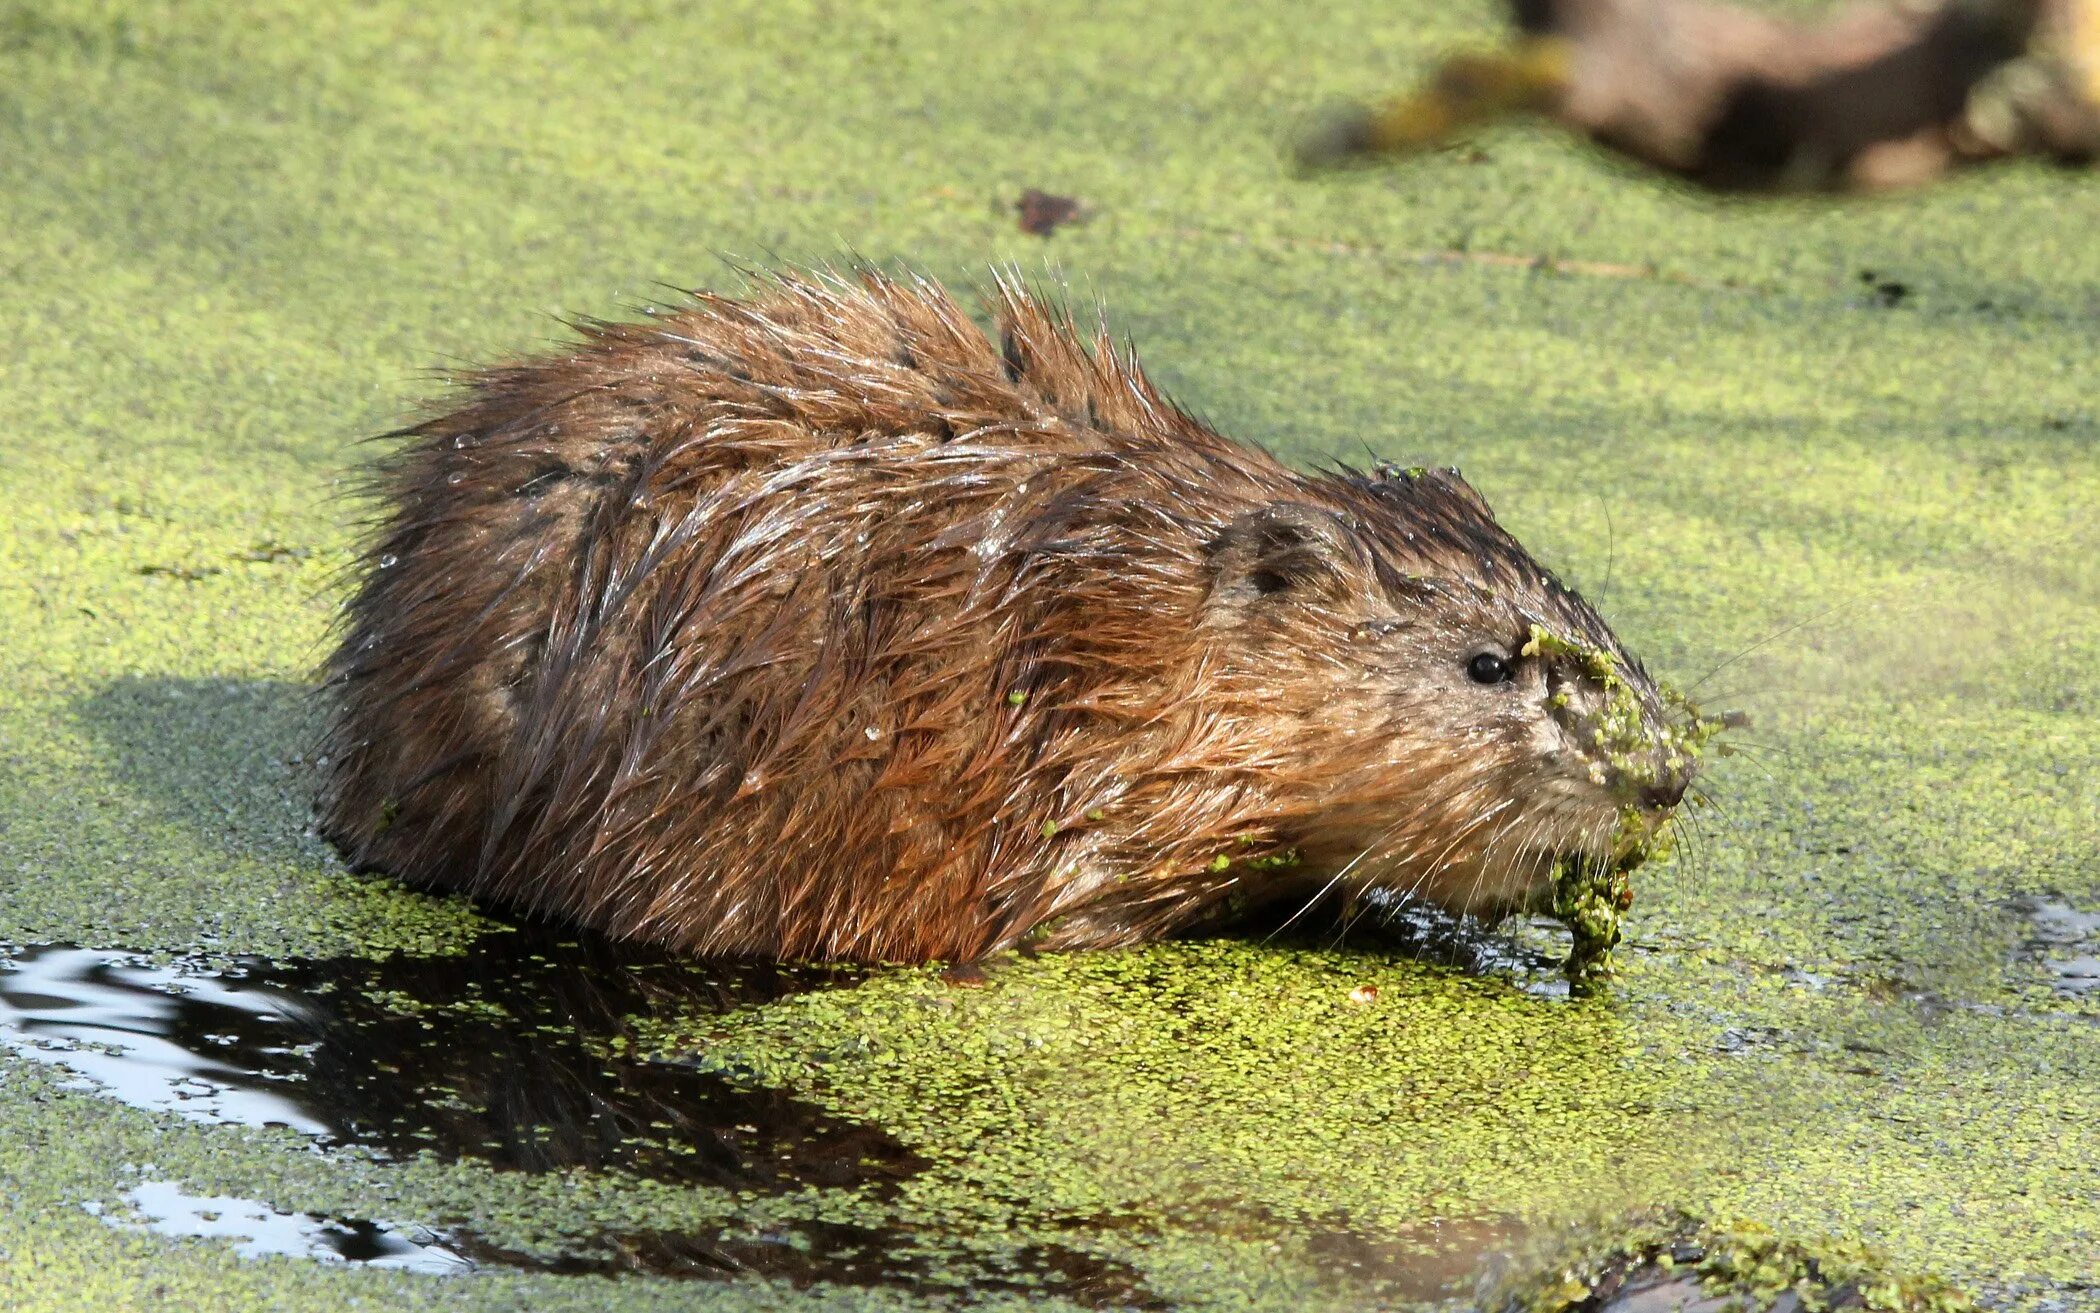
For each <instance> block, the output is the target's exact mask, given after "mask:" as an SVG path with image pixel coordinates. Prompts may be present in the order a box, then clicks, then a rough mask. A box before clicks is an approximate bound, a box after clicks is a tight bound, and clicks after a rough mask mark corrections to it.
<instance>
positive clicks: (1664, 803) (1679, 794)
mask: <svg viewBox="0 0 2100 1313" xmlns="http://www.w3.org/2000/svg"><path fill="white" fill-rule="evenodd" d="M1691 782H1692V781H1691V777H1690V776H1689V775H1687V774H1685V773H1684V772H1681V771H1676V772H1672V773H1671V774H1668V775H1665V776H1664V777H1663V778H1661V779H1659V780H1657V781H1656V782H1655V783H1653V784H1650V785H1648V786H1647V787H1646V788H1644V789H1642V790H1641V806H1643V807H1646V808H1647V809H1649V810H1650V811H1659V812H1661V811H1668V810H1670V808H1672V807H1675V806H1676V805H1677V804H1678V803H1680V802H1683V801H1684V791H1685V788H1686V786H1687V785H1689V784H1690V783H1691Z"/></svg>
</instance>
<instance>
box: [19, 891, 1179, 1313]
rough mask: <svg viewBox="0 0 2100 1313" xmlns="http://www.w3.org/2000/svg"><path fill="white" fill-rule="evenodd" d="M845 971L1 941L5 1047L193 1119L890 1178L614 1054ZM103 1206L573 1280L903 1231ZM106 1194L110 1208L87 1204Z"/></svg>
mask: <svg viewBox="0 0 2100 1313" xmlns="http://www.w3.org/2000/svg"><path fill="white" fill-rule="evenodd" d="M856 979H857V976H856V975H855V974H854V973H851V972H848V971H843V970H830V969H824V968H780V967H771V966H756V965H751V966H738V965H726V966H725V965H722V964H703V963H696V962H693V961H690V960H688V959H682V958H677V957H674V956H669V955H665V954H662V953H652V952H650V951H649V950H646V949H632V948H626V947H621V946H615V945H611V944H608V943H606V942H604V941H602V940H598V939H595V938H589V937H579V936H575V935H569V934H560V933H556V932H553V931H550V930H546V929H542V928H536V927H522V926H521V927H518V928H515V929H514V930H512V931H511V932H509V933H498V934H493V935H488V936H485V937H483V938H482V939H481V940H479V941H477V943H476V945H475V946H474V948H473V949H472V950H471V951H469V952H468V953H466V954H463V955H459V956H445V957H413V956H405V955H396V956H393V957H390V958H386V959H382V960H369V959H362V958H343V959H332V960H325V961H294V962H268V961H263V960H253V959H250V960H239V961H236V962H234V963H233V964H231V965H228V966H225V967H221V968H212V967H209V966H206V965H203V964H199V963H195V962H185V961H179V960H178V961H174V962H155V961H153V960H150V959H148V958H146V957H143V956H140V955H137V954H131V953H126V952H122V951H114V950H102V949H83V948H74V947H68V946H63V945H40V946H29V947H19V948H15V949H12V950H9V951H6V952H5V953H4V954H0V1046H4V1047H5V1048H6V1049H8V1050H9V1051H10V1052H12V1053H14V1054H15V1055H17V1056H19V1057H22V1058H26V1059H29V1060H32V1061H37V1062H41V1063H46V1064H51V1065H54V1066H58V1067H62V1068H64V1069H65V1070H67V1071H68V1072H71V1073H73V1074H74V1075H75V1076H76V1077H77V1080H76V1081H75V1082H74V1084H75V1086H76V1087H77V1088H82V1089H88V1090H93V1091H96V1092H99V1093H101V1094H102V1095H104V1096H106V1097H110V1098H114V1099H117V1100H120V1101H121V1102H123V1103H126V1104H129V1105H131V1106H133V1107H137V1108H142V1109H147V1110H151V1111H156V1112H167V1113H174V1114H176V1115H179V1116H182V1117H185V1118H188V1119H191V1120H195V1121H200V1122H206V1123H214V1124H223V1125H239V1126H249V1127H263V1126H278V1127H284V1128H288V1129H290V1130H292V1131H295V1132H298V1133H299V1134H301V1135H305V1136H308V1137H310V1138H311V1139H312V1140H313V1141H314V1142H315V1144H316V1146H317V1147H318V1148H321V1149H323V1150H324V1151H327V1150H332V1149H341V1148H352V1147H354V1148H356V1149H359V1150H363V1151H366V1152H369V1153H373V1154H376V1155H378V1156H380V1157H383V1158H389V1159H398V1158H404V1157H408V1156H411V1155H416V1154H431V1155H435V1156H436V1157H438V1158H440V1159H444V1160H456V1159H467V1158H471V1159H476V1160H479V1161H481V1162H483V1163H486V1164H488V1165H490V1166H492V1167H494V1168H497V1169H499V1170H511V1171H521V1172H534V1173H545V1172H569V1171H578V1170H581V1171H612V1172H618V1173H622V1174H624V1175H627V1176H631V1177H640V1178H645V1179H647V1180H651V1181H655V1182H660V1183H663V1184H665V1185H671V1186H691V1185H699V1186H711V1187H717V1188H723V1189H730V1190H736V1191H748V1192H763V1193H780V1192H786V1191H791V1190H796V1189H802V1188H805V1187H807V1188H816V1189H824V1190H844V1189H851V1190H858V1191H862V1192H864V1193H867V1194H871V1195H875V1196H880V1195H881V1194H882V1193H883V1192H884V1190H885V1189H886V1188H887V1187H889V1186H891V1185H893V1184H894V1183H895V1182H897V1181H899V1180H902V1179H904V1178H905V1177H907V1176H909V1175H911V1174H912V1173H914V1172H916V1171H918V1170H919V1169H920V1167H921V1166H922V1164H921V1162H920V1161H919V1160H918V1159H917V1157H916V1156H915V1155H913V1154H912V1153H911V1152H910V1151H909V1150H908V1149H906V1148H905V1147H904V1146H903V1145H901V1144H899V1143H898V1142H897V1141H896V1140H894V1139H893V1138H891V1137H889V1136H888V1135H885V1134H884V1133H883V1132H881V1131H879V1130H877V1129H874V1128H872V1127H868V1126H863V1125H859V1124H856V1123H854V1122H851V1121H849V1120H844V1119H841V1118H837V1117H833V1116H830V1115H828V1114H826V1113H824V1112H822V1111H821V1110H819V1109H817V1108H815V1107H814V1106H812V1105H809V1104H806V1103H803V1102H801V1101H799V1100H796V1099H794V1098H792V1097H789V1096H786V1095H783V1094H779V1093H776V1092H773V1091H770V1090H765V1089H754V1088H745V1087H742V1086H739V1085H737V1084H735V1083H733V1082H731V1081H729V1080H727V1079H725V1078H724V1077H722V1076H719V1075H715V1074H711V1073H707V1072H703V1071H700V1070H696V1069H694V1068H692V1067H689V1066H684V1065H681V1064H678V1063H675V1062H667V1061H656V1060H648V1059H642V1058H636V1057H630V1056H626V1055H625V1053H624V1050H625V1049H626V1048H627V1047H628V1045H627V1039H628V1036H629V1027H630V1026H631V1024H632V1023H633V1021H634V1019H635V1018H637V1017H645V1016H649V1015H653V1014H661V1013H664V1012H667V1011H675V1012H677V1013H678V1014H680V1015H692V1014H694V1013H720V1012H725V1011H728V1010H729V1009H731V1008H734V1007H739V1006H745V1005H750V1004H756V1003H762V1002H766V1001H770V1000H774V999H778V998H781V997H783V996H785V995H786V994H789V993H792V992H795V991H799V990H810V989H822V988H832V987H844V986H850V985H851V984H852V983H853V982H854V981H855V980H856ZM123 1199H124V1201H125V1204H126V1205H127V1207H128V1209H129V1213H130V1215H129V1216H126V1215H123V1214H121V1213H119V1212H117V1211H114V1210H112V1211H110V1212H108V1213H107V1214H106V1215H105V1216H104V1220H105V1221H107V1222H109V1223H110V1224H111V1225H113V1226H131V1227H145V1228H147V1229H150V1230H153V1231H156V1232H159V1233H160V1234H164V1235H169V1236H186V1237H219V1238H223V1239H227V1240H230V1241H234V1242H237V1245H236V1252H237V1253H239V1254H241V1255H242V1256H244V1257H260V1256H264V1255H295V1256H302V1257H307V1258H312V1259H318V1260H321V1261H326V1262H348V1263H358V1264H368V1265H372V1266H376V1267H397V1268H402V1269H405V1270H409V1271H415V1272H421V1273H428V1274H433V1275H458V1274H462V1273H467V1272H471V1271H473V1270H475V1269H476V1268H477V1267H479V1266H497V1267H503V1268H512V1269H525V1270H536V1271H545V1272H553V1273H558V1274H568V1275H585V1274H590V1275H614V1274H617V1273H621V1272H645V1273H650V1274H654V1275H660V1276H674V1277H719V1276H727V1275H736V1274H762V1275H767V1276H772V1277H777V1278H782V1279H786V1280H789V1281H792V1282H795V1283H808V1282H817V1281H823V1282H830V1283H835V1284H848V1285H853V1284H885V1285H903V1286H907V1287H908V1286H911V1285H912V1284H913V1283H914V1278H915V1277H916V1276H918V1275H920V1273H919V1271H918V1266H919V1265H916V1264H915V1263H914V1262H913V1261H912V1260H911V1259H909V1258H908V1257H905V1258H900V1257H898V1256H897V1255H896V1253H895V1252H894V1251H897V1250H899V1249H901V1248H902V1247H903V1246H902V1245H901V1243H900V1242H901V1241H902V1240H903V1239H905V1237H901V1236H894V1235H888V1234H885V1233H884V1232H883V1230H881V1229H880V1228H874V1227H864V1226H854V1225H848V1224H844V1223H808V1224H798V1225H797V1226H795V1227H794V1228H793V1229H792V1230H789V1229H779V1230H775V1231H771V1232H767V1233H765V1234H762V1235H760V1236H759V1237H757V1238H756V1239H753V1238H749V1237H743V1238H733V1239H732V1238H724V1237H721V1236H711V1235H678V1234H671V1233H665V1232H632V1233H627V1232H623V1233H607V1234H603V1235H597V1236H593V1237H590V1242H591V1243H590V1244H589V1245H588V1246H586V1247H583V1248H580V1249H578V1250H577V1251H576V1252H571V1253H562V1254H556V1255H552V1256H548V1255H538V1254H528V1253H523V1252H518V1251H514V1250H509V1249H504V1248H501V1247H498V1246H496V1245H493V1244H491V1243H488V1242H487V1241H485V1240H483V1239H482V1238H481V1237H479V1236H478V1235H476V1234H475V1232H474V1231H473V1229H472V1228H471V1227H469V1226H462V1225H447V1224H444V1223H442V1222H437V1223H431V1222H429V1221H428V1220H427V1219H424V1220H400V1219H387V1220H375V1219H365V1218H337V1217H317V1216H313V1215H309V1214H303V1213H290V1212H282V1211H278V1210H275V1209H272V1208H270V1207H269V1206H267V1205H265V1204H261V1203H258V1202H256V1201H253V1200H245V1199H239V1198H232V1197H226V1196H207V1195H196V1194H191V1193H189V1192H187V1191H185V1190H183V1189H182V1188H181V1187H179V1186H177V1185H175V1184H173V1183H171V1182H166V1181H158V1180H150V1179H149V1180H145V1181H143V1182H142V1183H141V1184H139V1185H138V1186H136V1187H135V1188H133V1189H130V1190H128V1191H126V1192H125V1193H124V1195H123ZM92 1211H96V1212H97V1213H98V1214H101V1213H102V1211H103V1210H101V1209H99V1208H96V1209H93V1210H92ZM1015 1267H1016V1270H1015V1271H1013V1272H1008V1273H1005V1274H987V1275H986V1276H985V1277H984V1282H985V1284H986V1285H987V1286H988V1287H990V1288H997V1287H998V1286H999V1285H1000V1284H1001V1283H1002V1281H1012V1280H1016V1279H1020V1280H1024V1281H1025V1284H1026V1285H1027V1286H1028V1287H1029V1288H1030V1289H1032V1290H1036V1291H1040V1292H1046V1293H1047V1292H1054V1293H1059V1294H1063V1295H1065V1296H1066V1297H1068V1298H1073V1297H1077V1298H1078V1299H1079V1300H1080V1301H1081V1302H1087V1303H1096V1302H1102V1301H1104V1300H1106V1301H1108V1302H1111V1303H1114V1304H1115V1305H1117V1306H1123V1305H1127V1304H1142V1303H1143V1302H1145V1301H1144V1299H1143V1297H1142V1295H1141V1293H1140V1292H1139V1291H1138V1288H1137V1282H1136V1280H1135V1279H1134V1278H1133V1277H1130V1276H1128V1275H1127V1274H1124V1273H1122V1272H1120V1271H1119V1270H1117V1269H1116V1268H1115V1267H1114V1265H1112V1264H1109V1263H1106V1262H1104V1261H1102V1260H1100V1259H1097V1258H1094V1257H1092V1256H1089V1255H1086V1254H1082V1253H1078V1252H1076V1251H1075V1252H1065V1251H1061V1250H1056V1249H1055V1248H1054V1247H1050V1246H1036V1247H1033V1248H1032V1249H1030V1250H1027V1251H1024V1252H1022V1253H1021V1254H1019V1255H1018V1257H1017V1261H1016V1264H1015Z"/></svg>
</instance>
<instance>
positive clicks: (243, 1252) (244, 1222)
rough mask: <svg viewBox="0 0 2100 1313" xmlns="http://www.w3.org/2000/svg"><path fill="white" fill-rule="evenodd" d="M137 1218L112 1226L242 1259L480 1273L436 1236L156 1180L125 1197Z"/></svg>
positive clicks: (116, 1221) (419, 1229) (436, 1273)
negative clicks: (198, 1241)
mask: <svg viewBox="0 0 2100 1313" xmlns="http://www.w3.org/2000/svg"><path fill="white" fill-rule="evenodd" d="M124 1202H125V1204H126V1205H127V1206H128V1208H129V1209H130V1211H131V1213H132V1214H133V1217H130V1218H125V1217H109V1218H106V1219H105V1220H107V1221H108V1222H109V1223H110V1224H111V1225H112V1226H118V1227H132V1226H138V1227H143V1228H144V1229H146V1230H148V1231H152V1232H153V1233H155V1234H156V1235H164V1236H181V1237H186V1238H201V1237H210V1238H213V1239H221V1240H234V1241H238V1242H239V1243H238V1244H236V1245H235V1246H234V1253H236V1254H238V1255H240V1256H241V1257H242V1258H262V1257H265V1256H269V1255H284V1256H288V1257H293V1258H311V1259H316V1260H319V1261H321V1262H324V1263H355V1264H359V1265H361V1266H365V1267H391V1268H400V1269H402V1270H403V1271H408V1272H420V1273H423V1274H425V1275H428V1276H458V1275H461V1274H463V1273H467V1272H471V1271H473V1270H474V1264H473V1262H472V1261H471V1260H469V1259H467V1258H465V1257H462V1256H461V1255H459V1254H456V1253H454V1252H452V1250H450V1249H448V1248H446V1247H445V1246H444V1245H443V1244H442V1243H440V1242H439V1239H438V1237H437V1236H436V1235H435V1234H433V1233H432V1232H430V1231H428V1230H426V1229H424V1228H422V1227H413V1226H403V1225H400V1224H397V1223H384V1222H368V1221H363V1220H353V1219H341V1218H332V1217H315V1216H313V1215H312V1214H310V1213H289V1212H280V1211H278V1210H277V1209H274V1208H271V1207H269V1206H268V1205H266V1204H259V1203H256V1202H255V1201H254V1200H252V1199H238V1198H234V1197H232V1196H230V1195H195V1194H190V1193H189V1192H188V1191H186V1190H184V1189H183V1188H182V1187H181V1186H178V1185H175V1184H173V1183H172V1182H168V1181H148V1182H146V1183H145V1184H143V1185H140V1186H138V1187H137V1188H135V1189H132V1190H127V1191H125V1192H124Z"/></svg>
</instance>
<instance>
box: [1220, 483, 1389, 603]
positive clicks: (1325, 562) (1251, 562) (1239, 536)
mask: <svg viewBox="0 0 2100 1313" xmlns="http://www.w3.org/2000/svg"><path fill="white" fill-rule="evenodd" d="M1209 551H1210V564H1211V571H1212V574H1211V580H1212V582H1211V603H1212V605H1214V606H1216V605H1224V606H1231V607H1246V606H1251V605H1254V604H1256V603H1259V602H1260V601H1262V600H1263V599H1265V598H1271V597H1279V596H1299V597H1303V596H1308V595H1315V594H1318V593H1321V592H1323V591H1324V592H1332V591H1334V589H1335V588H1336V587H1337V586H1338V585H1339V584H1340V583H1341V582H1342V580H1343V578H1344V576H1345V575H1346V574H1347V572H1348V570H1349V568H1350V567H1351V566H1352V565H1355V564H1358V563H1360V558H1361V553H1360V552H1359V551H1358V549H1357V546H1356V539H1355V536H1354V535H1353V534H1351V533H1350V532H1349V526H1348V525H1347V524H1345V523H1344V522H1343V520H1342V517H1341V516H1339V515H1336V514H1335V513H1334V512H1333V511H1326V510H1321V509H1320V508H1319V507H1317V506H1306V505H1303V504H1301V503H1298V502H1275V503H1272V504H1271V505H1268V506H1263V507H1259V508H1257V509H1255V510H1251V511H1247V512H1244V513H1242V514H1241V515H1239V516H1237V517H1235V518H1234V519H1233V521H1232V522H1231V523H1230V524H1228V525H1226V526H1225V529H1224V532H1222V533H1220V534H1219V535H1218V536H1217V537H1216V538H1213V539H1212V540H1211V542H1210V547H1209Z"/></svg>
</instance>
